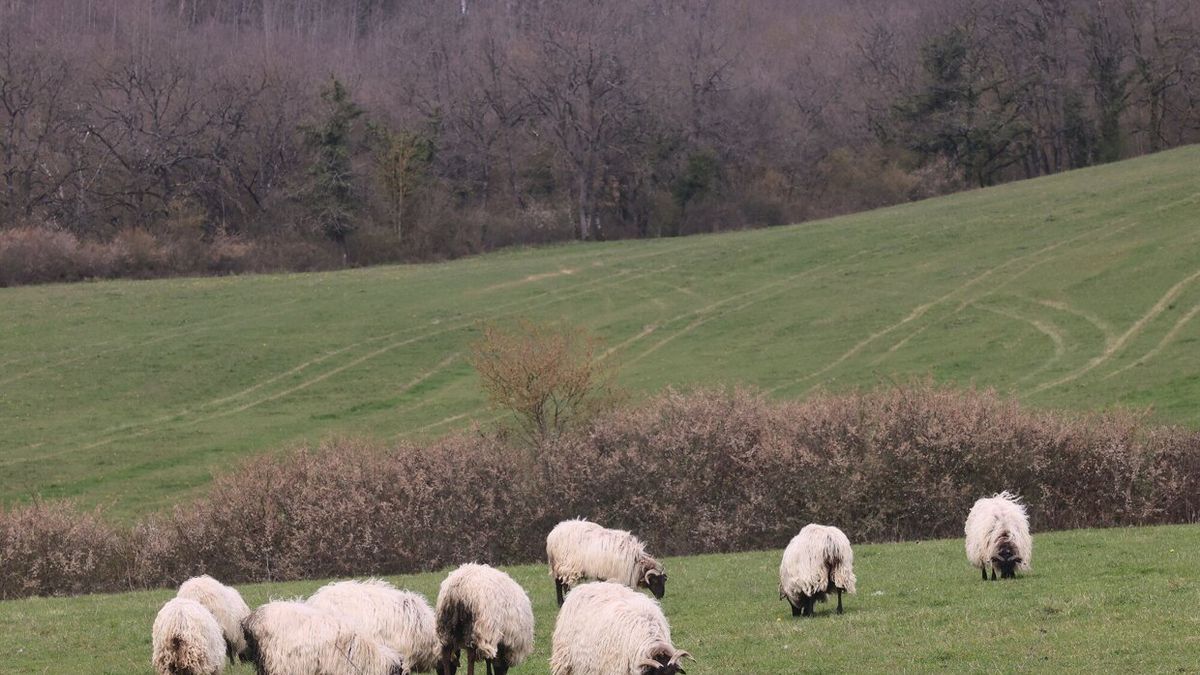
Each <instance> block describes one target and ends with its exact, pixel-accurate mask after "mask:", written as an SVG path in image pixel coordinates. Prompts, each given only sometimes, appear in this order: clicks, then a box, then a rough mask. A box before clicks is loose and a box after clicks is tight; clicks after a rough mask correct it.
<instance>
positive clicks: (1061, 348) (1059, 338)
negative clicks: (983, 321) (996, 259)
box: [974, 304, 1067, 384]
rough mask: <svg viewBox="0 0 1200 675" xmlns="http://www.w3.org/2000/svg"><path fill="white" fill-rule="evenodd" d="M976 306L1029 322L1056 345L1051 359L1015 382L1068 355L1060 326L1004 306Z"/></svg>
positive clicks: (1028, 377) (1025, 378)
mask: <svg viewBox="0 0 1200 675" xmlns="http://www.w3.org/2000/svg"><path fill="white" fill-rule="evenodd" d="M974 306H975V307H977V308H979V309H982V310H983V311H985V312H992V313H993V314H998V315H1000V316H1003V317H1006V318H1009V319H1012V320H1014V321H1021V322H1023V323H1027V324H1029V325H1031V326H1033V327H1034V328H1035V329H1036V330H1037V331H1038V332H1040V333H1041V334H1043V335H1045V336H1046V337H1048V338H1050V342H1051V343H1052V344H1053V345H1054V354H1053V355H1052V356H1051V357H1050V358H1049V359H1046V361H1045V362H1043V363H1042V365H1040V366H1038V367H1037V368H1035V369H1033V370H1031V371H1029V372H1028V373H1026V374H1025V375H1023V376H1021V377H1020V378H1018V379H1017V380H1016V382H1015V383H1014V384H1020V383H1022V382H1024V381H1026V380H1028V379H1030V378H1031V377H1034V376H1035V375H1037V374H1038V373H1040V372H1042V371H1043V370H1045V369H1047V368H1049V367H1050V366H1052V365H1054V364H1055V363H1057V362H1058V361H1059V360H1061V359H1062V357H1063V356H1065V355H1066V353H1067V341H1066V339H1065V338H1064V337H1063V334H1062V331H1061V330H1059V329H1058V327H1057V326H1055V325H1054V324H1052V323H1047V322H1045V321H1039V320H1038V319H1033V318H1030V317H1027V316H1025V315H1023V314H1020V313H1018V312H1014V311H1012V310H1009V309H1004V308H1002V307H988V306H987V305H978V304H977V305H974Z"/></svg>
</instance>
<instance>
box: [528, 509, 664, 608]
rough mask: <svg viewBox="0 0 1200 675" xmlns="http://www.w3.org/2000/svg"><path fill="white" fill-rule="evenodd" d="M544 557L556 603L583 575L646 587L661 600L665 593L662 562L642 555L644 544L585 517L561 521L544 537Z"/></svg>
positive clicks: (622, 531) (624, 533) (631, 586)
mask: <svg viewBox="0 0 1200 675" xmlns="http://www.w3.org/2000/svg"><path fill="white" fill-rule="evenodd" d="M546 559H547V560H548V561H549V563H550V576H552V577H554V590H555V593H556V594H557V595H558V606H559V607H562V604H563V594H564V593H565V592H567V591H569V590H570V589H571V587H572V586H574V585H575V584H576V583H578V582H579V580H580V579H582V578H584V577H588V578H592V579H596V580H598V581H615V582H618V583H622V584H625V585H626V586H629V587H630V588H647V589H650V592H651V593H653V594H654V597H655V598H657V599H659V600H661V599H662V597H663V596H664V595H666V592H667V574H666V572H665V571H664V570H663V565H662V563H660V562H658V561H657V560H655V559H654V558H651V557H650V556H649V555H647V554H646V545H645V544H643V543H642V542H641V541H640V540H639V539H638V538H637V537H635V536H633V535H632V534H630V533H629V532H626V531H624V530H610V529H607V528H604V527H601V526H600V525H597V524H596V523H592V522H589V521H586V520H582V519H577V520H564V521H563V522H561V523H559V524H558V525H555V526H554V529H553V530H550V534H549V535H547V536H546Z"/></svg>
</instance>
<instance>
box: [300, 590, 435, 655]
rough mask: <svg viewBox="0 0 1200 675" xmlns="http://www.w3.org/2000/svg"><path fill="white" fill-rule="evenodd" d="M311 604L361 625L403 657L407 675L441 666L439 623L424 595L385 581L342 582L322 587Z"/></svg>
mask: <svg viewBox="0 0 1200 675" xmlns="http://www.w3.org/2000/svg"><path fill="white" fill-rule="evenodd" d="M307 604H309V605H311V606H313V607H316V608H317V609H321V610H324V611H326V612H331V613H335V614H339V613H340V614H342V615H343V616H345V617H347V618H349V619H351V620H353V621H355V622H357V623H358V628H359V630H360V631H361V632H363V633H365V634H367V635H371V636H373V637H374V638H375V639H377V640H379V641H380V642H382V643H384V644H386V645H387V646H388V647H390V648H391V649H393V650H395V651H396V652H397V653H398V654H400V656H401V657H402V658H403V659H404V668H405V674H406V675H407V673H410V672H417V673H425V672H430V671H434V670H436V669H437V667H438V661H439V659H440V656H441V650H440V644H439V643H438V637H437V625H436V620H435V619H434V617H433V608H432V607H430V606H429V602H428V601H426V600H425V597H424V596H422V595H420V594H417V593H412V592H410V591H402V590H399V589H397V588H396V587H395V586H392V585H391V584H389V583H388V582H386V581H384V580H382V579H367V580H366V581H338V582H335V583H332V584H327V585H325V586H322V587H321V588H320V589H319V590H318V591H317V592H316V593H314V594H313V596H312V597H311V598H309V599H308V603H307Z"/></svg>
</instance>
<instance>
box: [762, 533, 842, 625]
mask: <svg viewBox="0 0 1200 675" xmlns="http://www.w3.org/2000/svg"><path fill="white" fill-rule="evenodd" d="M854 583H855V578H854V551H852V550H851V549H850V540H849V539H847V538H846V535H845V534H844V533H843V532H842V531H841V530H839V529H838V528H836V527H833V526H830V525H817V524H816V523H810V524H808V525H805V526H804V528H803V529H802V530H800V534H797V535H796V536H795V537H792V541H791V542H790V543H789V544H788V547H787V549H786V550H784V552H783V562H782V563H780V565H779V599H781V600H784V599H786V600H787V601H788V604H790V605H791V606H792V616H812V615H813V604H814V603H815V602H818V601H820V602H825V597H826V594H828V593H831V592H833V591H837V599H838V604H837V613H838V614H841V613H842V593H843V592H845V593H854Z"/></svg>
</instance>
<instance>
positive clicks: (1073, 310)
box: [1027, 298, 1117, 348]
mask: <svg viewBox="0 0 1200 675" xmlns="http://www.w3.org/2000/svg"><path fill="white" fill-rule="evenodd" d="M1027 299H1032V298H1027ZM1034 302H1036V303H1038V304H1039V305H1043V306H1045V307H1049V308H1050V309H1056V310H1058V311H1060V312H1066V313H1068V314H1074V315H1075V316H1077V317H1079V318H1081V319H1083V320H1084V321H1087V322H1088V323H1090V324H1092V325H1093V326H1095V327H1096V330H1098V331H1100V334H1101V335H1103V336H1104V346H1105V348H1107V347H1109V346H1110V345H1112V343H1113V341H1114V340H1116V339H1117V335H1116V333H1115V332H1114V331H1113V328H1112V326H1111V325H1109V323H1108V322H1107V321H1105V320H1104V319H1102V318H1100V317H1099V316H1097V315H1096V314H1093V313H1092V312H1088V311H1085V310H1082V309H1079V308H1078V307H1073V306H1071V305H1069V304H1067V303H1065V302H1059V301H1057V300H1034Z"/></svg>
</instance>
